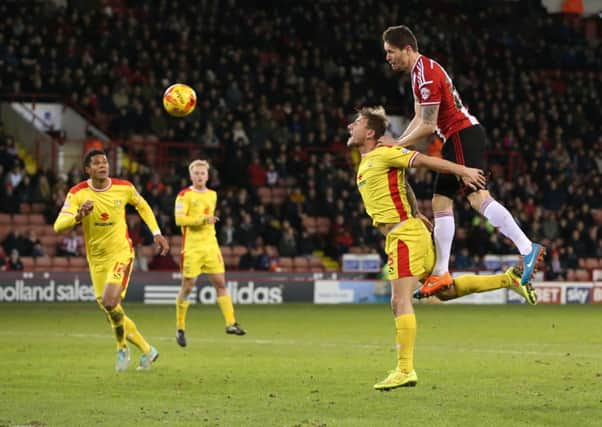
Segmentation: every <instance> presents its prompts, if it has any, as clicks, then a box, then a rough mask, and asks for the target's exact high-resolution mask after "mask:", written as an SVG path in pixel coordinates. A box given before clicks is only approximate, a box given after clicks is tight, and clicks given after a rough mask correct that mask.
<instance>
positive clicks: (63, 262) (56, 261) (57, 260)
mask: <svg viewBox="0 0 602 427" xmlns="http://www.w3.org/2000/svg"><path fill="white" fill-rule="evenodd" d="M51 260H52V267H53V268H55V269H57V270H60V271H67V270H68V267H69V258H67V257H63V256H57V257H54V258H51ZM57 270H54V271H57Z"/></svg>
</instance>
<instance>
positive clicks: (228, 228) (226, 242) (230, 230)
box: [217, 216, 238, 246]
mask: <svg viewBox="0 0 602 427" xmlns="http://www.w3.org/2000/svg"><path fill="white" fill-rule="evenodd" d="M237 233H238V231H237V229H236V228H235V227H234V220H233V219H232V217H231V216H228V217H226V219H225V220H224V223H223V224H222V225H221V227H220V229H219V232H218V233H217V240H218V241H219V244H220V245H222V246H232V245H235V244H236V243H237V241H236V239H235V237H236V234H237Z"/></svg>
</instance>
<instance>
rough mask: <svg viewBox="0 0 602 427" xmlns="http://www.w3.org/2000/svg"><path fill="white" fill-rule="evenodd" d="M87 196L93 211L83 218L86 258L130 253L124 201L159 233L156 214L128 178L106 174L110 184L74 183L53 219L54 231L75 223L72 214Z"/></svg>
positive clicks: (105, 257) (130, 247) (105, 258)
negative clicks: (111, 176)
mask: <svg viewBox="0 0 602 427" xmlns="http://www.w3.org/2000/svg"><path fill="white" fill-rule="evenodd" d="M86 200H92V201H93V202H94V208H93V209H92V212H90V214H89V215H87V216H85V217H84V218H83V220H82V228H83V231H84V240H85V242H86V256H87V258H88V261H91V260H92V261H95V262H98V261H104V260H107V259H110V258H111V257H112V256H113V255H115V254H123V253H124V252H130V253H131V254H132V255H133V249H132V241H131V240H130V237H129V234H128V229H127V223H126V219H125V205H127V204H130V205H132V206H134V207H135V208H136V210H137V211H138V213H139V214H140V216H141V217H142V219H143V220H144V222H145V223H146V225H148V227H149V229H150V230H151V231H152V233H153V234H160V230H159V225H158V224H157V220H156V218H155V215H154V214H153V211H152V209H151V208H150V206H149V205H148V203H147V202H146V200H144V198H142V196H140V194H138V191H136V188H135V187H134V185H133V184H132V183H131V182H129V181H126V180H123V179H117V178H109V184H108V185H107V187H106V188H103V189H96V188H94V187H92V184H91V181H90V180H87V181H83V182H80V183H79V184H77V185H75V186H73V187H72V188H71V189H70V190H69V193H68V194H67V197H66V199H65V204H64V205H63V208H62V209H61V211H60V212H59V215H58V217H57V219H56V221H55V222H54V230H55V231H56V232H57V233H60V232H62V231H66V230H68V229H70V228H72V227H73V226H75V225H76V223H75V215H76V214H77V211H78V209H79V208H80V206H81V205H82V204H83V203H84V202H85V201H86Z"/></svg>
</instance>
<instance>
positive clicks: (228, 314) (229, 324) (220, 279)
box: [207, 273, 247, 335]
mask: <svg viewBox="0 0 602 427" xmlns="http://www.w3.org/2000/svg"><path fill="white" fill-rule="evenodd" d="M207 278H208V279H209V282H211V284H212V285H213V287H214V288H215V291H216V293H217V305H218V307H219V309H220V311H221V312H222V315H223V316H224V321H225V322H226V333H227V334H230V335H245V334H246V333H247V331H245V330H244V329H242V328H241V327H240V325H239V324H238V323H237V322H236V316H235V314H234V305H233V304H232V298H231V297H230V294H229V293H228V289H226V278H225V275H224V273H207Z"/></svg>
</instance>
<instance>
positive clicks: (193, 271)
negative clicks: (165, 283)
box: [176, 250, 202, 347]
mask: <svg viewBox="0 0 602 427" xmlns="http://www.w3.org/2000/svg"><path fill="white" fill-rule="evenodd" d="M201 263H202V258H201V254H200V252H199V251H198V250H197V251H191V250H188V251H182V253H181V254H180V271H181V272H182V286H181V287H180V292H179V293H178V296H177V297H176V342H177V343H178V345H179V346H180V347H186V344H187V342H186V333H185V331H186V316H187V314H188V307H189V306H190V302H189V301H188V296H189V295H190V292H192V290H193V289H194V285H195V283H196V278H197V277H198V276H199V274H201Z"/></svg>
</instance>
